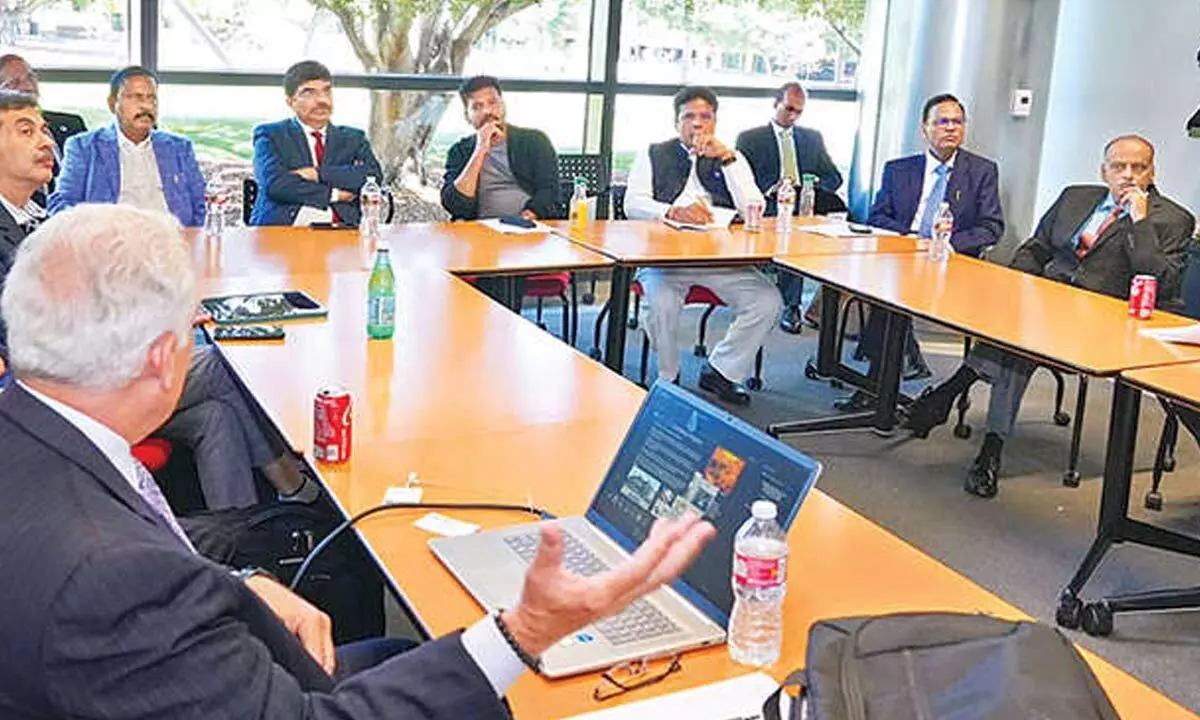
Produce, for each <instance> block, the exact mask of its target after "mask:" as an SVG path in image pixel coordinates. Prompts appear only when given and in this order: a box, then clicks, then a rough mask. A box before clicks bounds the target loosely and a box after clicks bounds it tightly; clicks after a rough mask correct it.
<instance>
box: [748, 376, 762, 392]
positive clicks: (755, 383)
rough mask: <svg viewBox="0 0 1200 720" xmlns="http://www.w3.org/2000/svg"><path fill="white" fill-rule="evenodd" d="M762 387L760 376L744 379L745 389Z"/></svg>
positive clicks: (760, 388)
mask: <svg viewBox="0 0 1200 720" xmlns="http://www.w3.org/2000/svg"><path fill="white" fill-rule="evenodd" d="M762 388H763V381H762V378H756V377H752V378H747V379H746V389H747V390H762Z"/></svg>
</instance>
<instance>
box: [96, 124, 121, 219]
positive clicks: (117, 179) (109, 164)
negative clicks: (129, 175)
mask: <svg viewBox="0 0 1200 720" xmlns="http://www.w3.org/2000/svg"><path fill="white" fill-rule="evenodd" d="M118 132H119V131H118V130H117V126H116V125H109V126H108V127H106V128H104V130H102V131H101V132H100V133H99V134H98V135H97V136H96V166H97V168H99V169H100V170H102V171H103V172H104V180H105V181H106V182H107V183H108V192H109V195H108V196H107V197H100V196H97V197H95V198H92V200H93V202H114V203H115V202H116V201H117V200H118V199H119V198H120V197H121V153H120V150H119V149H118V148H117V133H118Z"/></svg>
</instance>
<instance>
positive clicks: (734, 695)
mask: <svg viewBox="0 0 1200 720" xmlns="http://www.w3.org/2000/svg"><path fill="white" fill-rule="evenodd" d="M683 672H687V659H686V658H684V669H683ZM778 686H779V683H777V682H775V680H773V679H772V678H771V677H770V676H769V675H765V674H763V673H760V672H756V673H751V674H749V675H742V676H741V677H736V678H733V679H732V680H722V681H721V682H715V683H712V684H710V685H702V686H700V687H698V688H692V689H691V690H681V691H680V692H677V693H672V694H670V695H663V696H662V697H656V698H651V699H650V700H642V701H641V702H635V703H629V704H628V705H621V706H619V707H614V708H610V709H608V710H599V711H597V712H591V713H588V714H586V715H577V716H575V717H574V718H571V720H662V718H687V720H758V719H759V718H760V713H761V712H762V705H763V702H764V701H765V700H766V699H767V698H768V697H769V696H770V695H771V693H773V692H775V688H777V687H778ZM633 692H637V691H636V690H635V691H633ZM788 703H789V699H788V698H787V697H786V696H785V697H784V698H783V702H782V703H781V704H780V706H779V708H780V710H781V712H782V716H783V717H789V715H788V707H789V705H788Z"/></svg>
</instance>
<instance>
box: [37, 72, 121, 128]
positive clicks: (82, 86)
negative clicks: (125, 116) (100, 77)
mask: <svg viewBox="0 0 1200 720" xmlns="http://www.w3.org/2000/svg"><path fill="white" fill-rule="evenodd" d="M38 90H39V92H40V97H39V98H38V99H39V101H40V103H41V106H42V108H44V109H46V110H53V111H55V112H64V113H73V114H75V115H79V116H80V117H82V118H83V122H84V123H85V124H86V125H87V127H88V129H89V130H94V129H96V128H98V127H101V126H104V125H108V124H109V123H111V122H112V121H113V116H112V113H111V112H109V111H108V83H58V82H46V81H45V80H41V81H39V82H38Z"/></svg>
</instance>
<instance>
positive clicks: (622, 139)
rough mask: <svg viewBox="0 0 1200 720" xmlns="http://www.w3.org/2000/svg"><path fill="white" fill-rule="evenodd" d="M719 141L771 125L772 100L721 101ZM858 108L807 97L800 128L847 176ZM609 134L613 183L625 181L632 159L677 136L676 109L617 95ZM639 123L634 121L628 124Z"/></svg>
mask: <svg viewBox="0 0 1200 720" xmlns="http://www.w3.org/2000/svg"><path fill="white" fill-rule="evenodd" d="M719 100H720V103H721V104H720V108H719V109H718V111H717V133H716V134H717V137H718V138H720V139H721V141H722V142H724V143H725V144H726V145H728V146H729V147H731V148H732V147H733V146H734V143H735V142H736V141H737V136H738V133H740V132H742V131H743V130H748V129H750V128H752V127H756V126H759V125H766V124H767V123H768V122H770V121H771V114H772V107H773V105H774V100H773V99H772V98H770V97H762V98H742V97H730V98H719ZM858 112H859V104H858V103H856V102H846V101H838V100H815V99H813V98H809V99H808V101H807V102H806V103H805V104H804V114H803V115H802V116H801V118H800V125H802V126H804V127H809V128H813V129H815V130H819V131H820V132H821V135H822V137H823V138H824V139H825V149H826V150H828V151H829V156H830V158H832V159H833V162H834V164H836V165H837V166H838V169H839V170H841V171H842V176H843V177H849V172H850V161H851V160H852V158H853V154H854V136H855V133H857V131H858ZM615 114H616V118H615V125H614V129H613V179H614V180H615V181H617V182H624V181H625V179H626V177H627V176H628V174H629V168H630V166H631V165H633V157H634V155H635V154H636V153H637V152H638V151H639V150H641V149H643V148H645V147H646V146H647V145H649V144H650V143H656V142H662V141H663V140H667V139H669V138H672V137H676V136H677V133H676V131H675V118H674V108H673V106H672V103H671V98H670V97H669V96H658V95H620V96H618V97H617V105H616V110H615ZM632 118H637V121H636V122H635V121H632V120H631V119H632Z"/></svg>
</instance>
